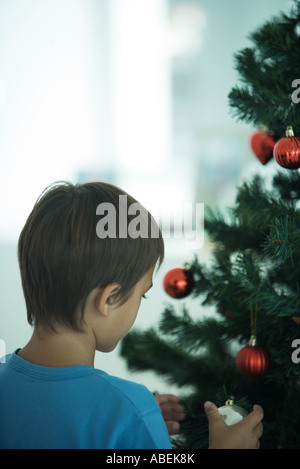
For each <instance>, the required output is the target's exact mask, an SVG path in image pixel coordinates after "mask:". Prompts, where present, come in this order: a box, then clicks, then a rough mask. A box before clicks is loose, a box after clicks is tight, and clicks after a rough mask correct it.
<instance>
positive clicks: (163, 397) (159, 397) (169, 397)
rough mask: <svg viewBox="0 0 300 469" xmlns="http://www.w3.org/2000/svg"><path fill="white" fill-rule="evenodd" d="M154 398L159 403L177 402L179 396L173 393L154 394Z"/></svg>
mask: <svg viewBox="0 0 300 469" xmlns="http://www.w3.org/2000/svg"><path fill="white" fill-rule="evenodd" d="M155 400H156V402H158V403H160V404H162V403H165V402H179V401H180V397H178V396H175V395H174V394H156V396H155Z"/></svg>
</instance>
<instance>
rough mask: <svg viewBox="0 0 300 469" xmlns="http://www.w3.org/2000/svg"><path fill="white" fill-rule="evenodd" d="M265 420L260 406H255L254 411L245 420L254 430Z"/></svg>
mask: <svg viewBox="0 0 300 469" xmlns="http://www.w3.org/2000/svg"><path fill="white" fill-rule="evenodd" d="M263 418H264V411H263V409H262V407H261V406H260V405H257V404H255V405H254V406H253V410H252V412H251V413H250V414H248V415H247V416H246V417H245V419H246V420H247V421H248V423H250V424H251V425H252V426H253V428H254V427H256V426H257V425H259V424H260V423H261V421H262V419H263Z"/></svg>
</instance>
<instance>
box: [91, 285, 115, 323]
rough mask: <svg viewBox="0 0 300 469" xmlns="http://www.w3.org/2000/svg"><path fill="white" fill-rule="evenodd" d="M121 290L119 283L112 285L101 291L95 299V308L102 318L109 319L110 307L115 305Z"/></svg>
mask: <svg viewBox="0 0 300 469" xmlns="http://www.w3.org/2000/svg"><path fill="white" fill-rule="evenodd" d="M120 288H121V286H120V285H119V283H111V284H109V285H107V286H106V287H104V288H100V289H99V291H98V293H97V295H96V298H95V306H96V308H97V310H98V311H99V313H100V314H101V315H102V316H105V317H107V316H108V315H109V312H110V306H111V305H112V304H113V303H114V298H115V296H116V294H117V293H118V292H119V290H120Z"/></svg>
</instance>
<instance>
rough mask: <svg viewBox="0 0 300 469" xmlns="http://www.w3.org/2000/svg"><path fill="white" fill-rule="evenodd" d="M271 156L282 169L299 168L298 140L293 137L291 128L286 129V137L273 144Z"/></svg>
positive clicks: (299, 150) (299, 139) (299, 149)
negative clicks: (272, 155)
mask: <svg viewBox="0 0 300 469" xmlns="http://www.w3.org/2000/svg"><path fill="white" fill-rule="evenodd" d="M273 154H274V158H275V160H276V161H277V163H278V164H279V165H280V166H282V167H283V168H286V169H298V168H300V138H299V137H294V132H293V129H292V127H287V129H286V137H284V138H281V139H280V140H278V142H277V143H276V144H275V146H274V150H273Z"/></svg>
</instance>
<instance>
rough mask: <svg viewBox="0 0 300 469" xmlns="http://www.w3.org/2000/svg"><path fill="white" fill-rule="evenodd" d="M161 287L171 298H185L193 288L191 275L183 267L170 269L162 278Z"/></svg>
mask: <svg viewBox="0 0 300 469" xmlns="http://www.w3.org/2000/svg"><path fill="white" fill-rule="evenodd" d="M163 287H164V290H165V291H166V293H168V295H170V296H171V297H172V298H177V299H179V298H185V297H186V296H188V295H189V294H190V293H191V291H192V289H193V288H194V277H193V274H192V272H191V271H190V270H188V269H185V268H184V267H176V268H175V269H171V270H169V272H167V273H166V275H165V276H164V280H163Z"/></svg>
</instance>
